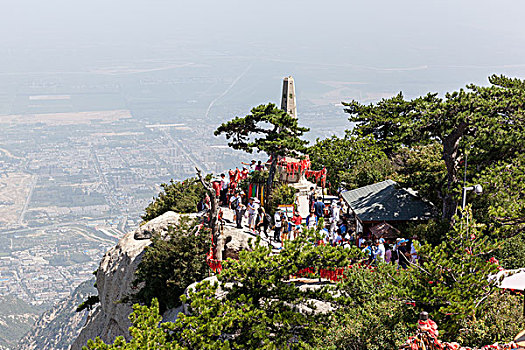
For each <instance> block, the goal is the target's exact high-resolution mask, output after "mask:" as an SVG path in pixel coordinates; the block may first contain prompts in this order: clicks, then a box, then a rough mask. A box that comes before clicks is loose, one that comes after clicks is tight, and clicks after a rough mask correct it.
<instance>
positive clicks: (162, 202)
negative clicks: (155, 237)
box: [142, 177, 206, 221]
mask: <svg viewBox="0 0 525 350" xmlns="http://www.w3.org/2000/svg"><path fill="white" fill-rule="evenodd" d="M160 186H161V187H162V189H163V190H162V192H161V193H159V195H158V196H157V197H155V198H153V202H151V203H150V204H149V205H148V207H147V208H146V210H145V211H146V213H145V214H144V215H143V216H142V220H144V221H149V220H151V219H154V218H156V217H157V216H160V215H162V214H164V213H165V212H167V211H174V212H177V213H182V214H187V213H195V212H196V211H197V204H198V203H199V201H200V200H201V199H202V198H204V196H205V194H206V190H205V189H204V187H203V186H202V184H201V183H200V181H199V180H198V179H197V178H193V177H192V178H189V179H186V180H184V181H181V182H175V181H173V180H171V181H170V183H169V184H162V185H160Z"/></svg>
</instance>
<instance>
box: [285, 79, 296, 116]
mask: <svg viewBox="0 0 525 350" xmlns="http://www.w3.org/2000/svg"><path fill="white" fill-rule="evenodd" d="M281 109H282V110H284V111H286V112H287V113H288V114H289V115H291V116H292V117H294V118H297V105H296V103H295V84H294V81H293V78H292V77H291V76H289V77H286V78H284V80H283V95H282V99H281Z"/></svg>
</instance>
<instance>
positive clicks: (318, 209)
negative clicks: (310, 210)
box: [314, 197, 324, 219]
mask: <svg viewBox="0 0 525 350" xmlns="http://www.w3.org/2000/svg"><path fill="white" fill-rule="evenodd" d="M314 213H315V216H317V219H319V218H322V217H324V203H323V197H317V202H315V203H314Z"/></svg>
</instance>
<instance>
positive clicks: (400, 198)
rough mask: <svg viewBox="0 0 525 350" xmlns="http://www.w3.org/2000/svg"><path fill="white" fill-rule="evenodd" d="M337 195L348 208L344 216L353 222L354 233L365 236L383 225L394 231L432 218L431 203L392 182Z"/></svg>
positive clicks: (432, 209)
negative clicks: (398, 227)
mask: <svg viewBox="0 0 525 350" xmlns="http://www.w3.org/2000/svg"><path fill="white" fill-rule="evenodd" d="M341 195H342V197H343V200H344V201H345V202H346V204H347V206H348V214H350V215H353V217H354V218H355V221H356V231H357V232H358V233H361V232H364V233H368V232H370V229H371V228H372V227H377V225H378V224H384V223H387V224H388V225H389V226H390V227H392V226H394V227H395V226H396V224H397V225H398V224H400V223H405V222H413V221H427V220H429V219H431V218H432V217H435V215H436V210H435V207H434V205H433V204H432V203H430V202H428V201H426V200H424V199H422V198H420V197H419V196H418V195H417V193H416V192H415V191H413V190H412V189H410V188H402V187H400V186H399V185H398V184H397V183H396V182H395V181H392V180H385V181H382V182H378V183H375V184H372V185H368V186H364V187H360V188H356V189H354V190H351V191H346V192H343V193H342V194H341Z"/></svg>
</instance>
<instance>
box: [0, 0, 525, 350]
mask: <svg viewBox="0 0 525 350" xmlns="http://www.w3.org/2000/svg"><path fill="white" fill-rule="evenodd" d="M524 12H525V3H524V2H522V1H517V0H515V1H510V0H502V1H498V2H495V1H484V0H483V1H479V0H477V1H473V0H465V1H458V0H456V1H452V0H439V1H438V0H427V1H416V0H402V1H369V2H358V1H342V0H333V1H330V0H329V1H325V2H319V1H309V0H308V1H304V0H303V1H298V0H289V1H275V0H268V1H259V2H255V1H232V0H225V1H211V0H203V1H178V0H174V1H164V0H148V1H145V0H142V1H137V0H127V1H124V0H112V1H107V0H106V1H102V0H91V1H79V0H47V1H40V0H17V1H11V0H3V1H2V7H1V11H0V32H1V33H2V35H0V295H2V296H8V295H9V296H16V297H17V298H18V299H20V302H22V303H26V304H27V305H29V306H28V307H38V308H37V309H34V312H35V314H36V313H40V312H41V311H42V308H44V309H45V308H47V307H49V306H50V305H52V304H53V303H54V302H56V301H57V300H58V299H59V298H60V297H64V296H66V295H68V294H69V293H70V292H71V291H72V290H73V289H74V288H75V287H76V286H78V285H79V284H80V283H81V282H83V281H85V280H87V279H89V278H90V277H91V272H92V271H93V270H94V269H95V268H96V264H97V262H98V261H99V259H100V257H101V256H102V254H103V253H104V252H105V251H106V250H107V249H108V247H110V246H111V245H113V244H114V242H115V241H116V240H117V239H118V238H119V237H121V236H122V234H123V233H124V232H126V231H129V230H132V229H134V228H135V227H137V225H138V224H139V222H140V220H141V219H140V215H141V214H142V213H143V211H144V208H145V207H146V205H147V204H148V203H149V202H150V201H151V198H152V197H153V196H154V195H156V194H157V193H158V192H159V190H160V187H159V185H160V184H161V183H165V182H168V181H170V180H171V179H174V180H182V179H184V178H187V177H188V176H192V175H193V174H194V167H195V166H198V167H200V168H202V169H204V170H205V171H207V172H221V171H224V170H225V169H228V168H231V167H235V166H238V165H239V164H240V161H241V160H244V161H245V160H248V159H250V158H251V157H252V156H251V155H245V154H242V153H240V152H234V151H232V150H230V149H228V148H227V147H226V142H225V140H224V139H222V138H216V137H214V136H213V131H214V130H215V129H216V128H217V126H218V125H219V124H220V123H222V122H224V121H226V120H228V119H231V118H232V117H233V116H235V115H245V114H247V113H248V112H249V110H250V108H252V107H253V106H256V105H258V104H263V103H268V102H270V101H271V102H274V103H279V101H280V95H281V86H282V78H283V77H285V76H288V75H292V76H293V77H294V79H295V83H296V93H297V106H298V108H297V109H298V116H299V120H300V123H301V124H302V125H305V126H308V127H310V128H311V132H310V133H309V134H308V136H307V138H308V139H309V140H310V141H313V140H315V139H316V138H318V137H320V138H323V137H328V136H331V135H333V134H336V135H342V134H344V130H345V129H348V128H350V127H351V125H350V124H349V122H348V121H347V117H346V115H345V113H344V112H343V109H342V106H341V104H340V103H341V101H350V100H352V99H355V100H359V101H360V102H363V103H372V102H376V101H378V100H380V99H381V98H385V97H390V96H392V95H394V94H397V93H398V92H400V91H402V92H403V93H404V94H405V96H407V97H409V98H413V97H416V96H419V95H421V94H425V93H427V92H429V91H431V92H437V93H440V94H444V93H445V92H447V91H452V90H456V89H459V88H461V87H464V86H465V85H466V84H468V83H476V84H482V85H484V84H487V83H488V81H487V77H488V76H490V75H491V74H505V75H508V76H512V77H524V76H525V21H523V19H522V16H523V13H524ZM0 317H1V316H0ZM0 321H1V320H0ZM0 323H1V322H0ZM4 328H5V327H4ZM4 328H2V327H0V348H2V346H8V345H9V344H11V343H10V342H15V341H16V339H12V338H11V339H8V338H9V337H4V336H5V334H9V333H10V331H9V330H6V329H4ZM6 339H7V340H6ZM6 344H7V345H6Z"/></svg>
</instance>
